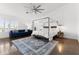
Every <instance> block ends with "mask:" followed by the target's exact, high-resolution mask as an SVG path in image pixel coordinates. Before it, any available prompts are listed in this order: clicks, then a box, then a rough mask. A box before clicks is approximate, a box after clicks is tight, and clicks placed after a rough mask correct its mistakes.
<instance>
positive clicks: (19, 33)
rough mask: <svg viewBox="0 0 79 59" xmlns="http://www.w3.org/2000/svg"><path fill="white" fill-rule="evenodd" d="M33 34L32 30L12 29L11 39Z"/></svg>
mask: <svg viewBox="0 0 79 59" xmlns="http://www.w3.org/2000/svg"><path fill="white" fill-rule="evenodd" d="M31 34H32V30H29V29H28V30H27V31H25V30H11V31H10V32H9V37H10V39H18V38H22V37H27V36H31Z"/></svg>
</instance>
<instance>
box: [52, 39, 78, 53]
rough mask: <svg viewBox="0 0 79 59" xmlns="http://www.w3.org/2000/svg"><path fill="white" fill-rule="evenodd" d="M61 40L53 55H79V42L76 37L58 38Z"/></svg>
mask: <svg viewBox="0 0 79 59" xmlns="http://www.w3.org/2000/svg"><path fill="white" fill-rule="evenodd" d="M56 40H57V41H59V43H58V44H57V46H56V47H55V48H54V50H53V51H52V53H51V55H79V42H78V41H77V40H74V39H56Z"/></svg>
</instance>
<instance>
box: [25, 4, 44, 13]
mask: <svg viewBox="0 0 79 59" xmlns="http://www.w3.org/2000/svg"><path fill="white" fill-rule="evenodd" d="M41 6H42V5H32V6H31V8H30V10H29V11H26V13H27V14H28V13H35V14H38V13H42V11H43V10H45V9H42V8H41Z"/></svg>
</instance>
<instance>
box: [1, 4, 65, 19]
mask: <svg viewBox="0 0 79 59" xmlns="http://www.w3.org/2000/svg"><path fill="white" fill-rule="evenodd" d="M37 4H39V3H37ZM37 4H36V5H37ZM40 4H41V5H42V7H41V8H43V9H45V10H44V11H43V12H42V13H41V14H38V15H46V14H48V13H51V12H53V11H54V10H56V9H57V8H60V7H62V6H64V5H65V3H40ZM28 5H29V3H0V14H4V15H10V16H16V17H20V18H24V19H25V18H27V17H28V16H29V17H32V15H33V14H26V13H25V12H26V8H25V7H24V6H28ZM33 16H34V15H33ZM35 16H36V15H35Z"/></svg>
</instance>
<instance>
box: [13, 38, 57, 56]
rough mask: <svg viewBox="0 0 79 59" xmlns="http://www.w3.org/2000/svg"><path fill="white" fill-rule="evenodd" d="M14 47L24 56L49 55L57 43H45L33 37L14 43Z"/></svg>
mask: <svg viewBox="0 0 79 59" xmlns="http://www.w3.org/2000/svg"><path fill="white" fill-rule="evenodd" d="M12 43H13V44H14V46H15V47H16V48H17V49H18V50H19V51H20V52H21V53H22V54H24V55H47V54H50V52H51V51H52V50H53V49H54V47H55V46H56V44H57V41H52V42H44V41H42V40H38V39H36V38H33V37H29V38H22V39H19V40H14V41H12Z"/></svg>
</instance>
